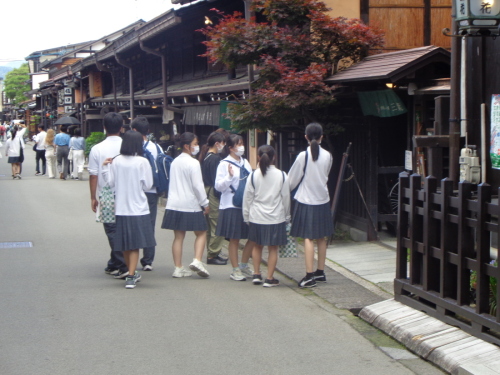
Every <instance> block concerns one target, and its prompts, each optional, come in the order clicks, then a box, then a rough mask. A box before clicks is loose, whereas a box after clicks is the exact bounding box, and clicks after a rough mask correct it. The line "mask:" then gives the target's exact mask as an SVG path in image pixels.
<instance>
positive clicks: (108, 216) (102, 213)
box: [96, 184, 115, 224]
mask: <svg viewBox="0 0 500 375" xmlns="http://www.w3.org/2000/svg"><path fill="white" fill-rule="evenodd" d="M96 221H97V222H98V223H105V224H110V223H114V222H115V193H114V192H113V190H112V189H111V187H110V186H109V185H108V184H106V185H105V186H104V187H103V188H102V190H101V192H100V193H99V206H98V211H97V218H96Z"/></svg>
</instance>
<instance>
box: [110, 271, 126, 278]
mask: <svg viewBox="0 0 500 375" xmlns="http://www.w3.org/2000/svg"><path fill="white" fill-rule="evenodd" d="M127 276H128V271H125V272H122V271H118V273H116V274H115V275H114V276H113V277H114V278H115V279H124V278H126V277H127Z"/></svg>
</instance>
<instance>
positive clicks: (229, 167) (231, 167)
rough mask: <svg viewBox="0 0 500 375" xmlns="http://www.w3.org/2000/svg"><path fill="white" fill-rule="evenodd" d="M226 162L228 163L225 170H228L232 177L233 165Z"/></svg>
mask: <svg viewBox="0 0 500 375" xmlns="http://www.w3.org/2000/svg"><path fill="white" fill-rule="evenodd" d="M227 164H228V167H227V171H228V172H229V175H230V176H231V177H233V176H234V171H233V166H232V165H231V163H227Z"/></svg>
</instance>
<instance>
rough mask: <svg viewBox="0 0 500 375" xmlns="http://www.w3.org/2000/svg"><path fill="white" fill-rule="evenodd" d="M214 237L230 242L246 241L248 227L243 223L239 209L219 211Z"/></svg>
mask: <svg viewBox="0 0 500 375" xmlns="http://www.w3.org/2000/svg"><path fill="white" fill-rule="evenodd" d="M215 235H216V236H221V237H224V238H229V239H230V240H232V239H238V240H246V239H247V238H248V225H247V224H245V222H244V221H243V212H242V210H241V208H226V209H224V210H219V218H218V219H217V229H216V230H215Z"/></svg>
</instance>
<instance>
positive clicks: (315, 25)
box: [200, 0, 384, 130]
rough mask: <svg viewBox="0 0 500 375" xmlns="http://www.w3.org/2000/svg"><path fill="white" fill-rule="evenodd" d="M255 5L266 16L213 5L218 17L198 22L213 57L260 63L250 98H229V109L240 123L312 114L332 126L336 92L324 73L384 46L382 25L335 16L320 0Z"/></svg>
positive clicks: (276, 122) (243, 126)
mask: <svg viewBox="0 0 500 375" xmlns="http://www.w3.org/2000/svg"><path fill="white" fill-rule="evenodd" d="M252 10H253V11H254V12H257V13H260V14H262V15H263V16H264V18H265V21H263V22H258V21H257V20H256V19H255V17H253V18H251V19H250V20H245V18H244V17H243V15H242V14H241V13H239V12H235V13H234V14H230V15H229V14H224V13H222V12H220V11H218V10H216V9H213V11H214V12H216V13H217V14H218V17H219V22H218V23H217V24H216V25H213V26H208V27H206V28H204V29H202V30H200V31H201V32H203V33H204V34H205V35H206V36H207V41H206V42H204V43H205V45H206V47H207V52H206V54H205V55H204V56H206V57H208V59H209V61H210V62H212V63H218V62H222V63H224V64H226V65H227V66H228V68H235V67H238V66H244V65H249V64H252V65H255V66H257V71H256V73H257V75H256V80H255V81H254V82H252V93H251V95H250V98H247V99H246V100H244V101H241V102H240V103H239V104H234V105H230V106H229V107H228V113H227V117H229V118H230V119H231V122H232V124H233V126H235V127H236V128H237V129H240V130H247V129H255V128H258V129H262V130H266V129H277V128H279V127H281V126H283V125H294V126H303V125H305V124H306V123H307V122H309V121H321V122H322V123H323V124H325V125H326V126H327V127H328V124H332V120H331V117H332V112H331V108H332V105H333V103H334V102H335V99H334V97H333V95H332V93H331V89H330V87H329V86H328V85H326V84H325V83H324V79H325V78H326V77H327V76H329V75H330V74H332V73H335V72H337V71H338V70H339V67H345V66H347V65H348V64H350V63H352V62H356V61H359V60H360V59H361V58H363V57H365V56H366V55H367V53H368V51H369V50H370V49H373V48H377V47H382V46H383V43H384V40H383V33H382V31H380V30H378V29H376V28H373V27H369V26H367V25H365V24H363V23H362V21H361V20H358V19H347V18H344V17H338V18H332V17H330V16H329V15H327V14H326V12H327V11H328V10H329V9H328V8H327V7H326V5H325V4H324V3H323V2H322V1H318V0H253V2H252Z"/></svg>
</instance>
